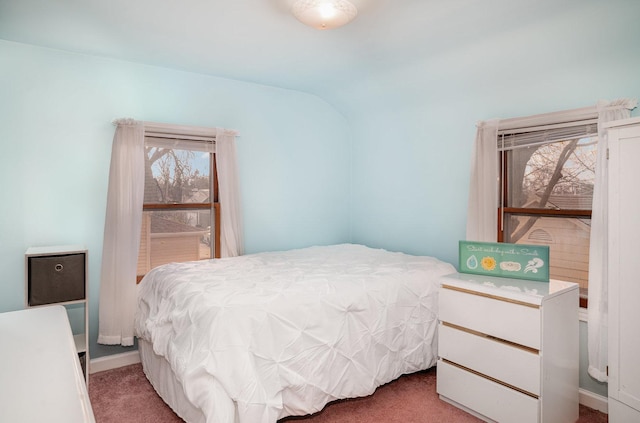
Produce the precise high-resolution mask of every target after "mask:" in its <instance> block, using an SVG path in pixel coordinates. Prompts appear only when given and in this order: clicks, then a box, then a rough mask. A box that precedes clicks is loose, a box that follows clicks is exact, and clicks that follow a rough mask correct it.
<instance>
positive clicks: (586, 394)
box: [579, 389, 609, 414]
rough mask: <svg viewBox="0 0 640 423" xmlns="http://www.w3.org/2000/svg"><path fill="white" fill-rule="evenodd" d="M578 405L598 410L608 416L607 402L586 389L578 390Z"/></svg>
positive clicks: (604, 398) (606, 399)
mask: <svg viewBox="0 0 640 423" xmlns="http://www.w3.org/2000/svg"><path fill="white" fill-rule="evenodd" d="M579 396H580V404H582V405H584V406H586V407H589V408H593V409H594V410H598V411H600V412H602V413H606V414H609V400H608V398H607V397H603V396H602V395H598V394H594V393H593V392H591V391H587V390H586V389H580V390H579Z"/></svg>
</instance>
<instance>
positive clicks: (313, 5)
mask: <svg viewBox="0 0 640 423" xmlns="http://www.w3.org/2000/svg"><path fill="white" fill-rule="evenodd" d="M292 13H293V15H294V16H295V17H296V18H297V19H298V20H299V21H300V22H302V23H304V24H306V25H309V26H311V27H314V28H317V29H332V28H337V27H339V26H342V25H345V24H348V23H349V22H351V21H352V20H353V18H355V17H356V15H357V14H358V9H356V7H355V6H354V5H353V4H352V3H351V2H349V1H347V0H297V1H296V2H295V3H294V4H293V8H292Z"/></svg>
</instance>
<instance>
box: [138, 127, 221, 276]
mask: <svg viewBox="0 0 640 423" xmlns="http://www.w3.org/2000/svg"><path fill="white" fill-rule="evenodd" d="M214 146H215V144H214V140H213V139H212V138H206V137H193V136H187V135H182V136H180V135H176V134H160V133H149V132H145V189H144V206H143V214H142V229H141V234H140V252H139V255H138V271H137V273H138V280H140V279H141V278H142V276H144V275H145V274H146V273H147V272H148V271H149V270H151V269H153V268H154V267H157V266H159V265H162V264H165V263H169V262H184V261H193V260H202V259H209V258H212V257H220V230H219V228H220V224H219V216H220V213H219V203H218V181H217V175H216V164H215V153H214V148H215V147H214Z"/></svg>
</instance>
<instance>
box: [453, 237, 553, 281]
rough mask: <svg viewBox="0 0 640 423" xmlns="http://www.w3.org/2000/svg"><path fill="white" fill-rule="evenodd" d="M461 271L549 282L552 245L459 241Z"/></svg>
mask: <svg viewBox="0 0 640 423" xmlns="http://www.w3.org/2000/svg"><path fill="white" fill-rule="evenodd" d="M459 260H460V272H461V273H473V274H476V275H490V276H499V277H503V278H517V279H529V280H536V281H541V282H549V247H548V246H546V245H525V244H507V243H504V242H472V241H460V254H459Z"/></svg>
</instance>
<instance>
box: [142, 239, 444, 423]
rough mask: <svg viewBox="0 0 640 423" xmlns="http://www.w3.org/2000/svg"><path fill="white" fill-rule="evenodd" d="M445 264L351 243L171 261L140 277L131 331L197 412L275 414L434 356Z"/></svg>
mask: <svg viewBox="0 0 640 423" xmlns="http://www.w3.org/2000/svg"><path fill="white" fill-rule="evenodd" d="M454 271H455V269H454V268H453V266H451V265H450V264H447V263H444V262H441V261H438V260H437V259H435V258H430V257H419V256H410V255H406V254H402V253H389V252H386V251H384V250H375V249H371V248H367V247H364V246H359V245H351V244H344V245H337V246H331V247H311V248H305V249H300V250H293V251H289V252H277V253H260V254H253V255H246V256H242V257H236V258H229V259H217V260H209V261H199V262H189V263H172V264H168V265H165V266H161V267H159V268H156V269H154V270H152V271H151V272H149V274H148V275H147V276H146V277H145V278H144V279H143V281H142V282H141V284H140V286H139V290H140V292H139V311H138V314H137V316H136V332H137V333H136V334H137V336H138V337H141V338H144V339H145V340H147V341H148V342H150V343H152V345H153V349H154V351H155V353H156V354H158V355H161V356H163V357H165V358H166V360H167V361H168V362H169V364H170V366H171V368H172V370H173V372H174V374H175V375H176V377H177V379H178V380H179V381H180V382H181V384H182V385H183V387H184V391H185V395H186V397H187V398H188V399H189V401H191V402H192V404H193V405H194V406H195V407H197V408H200V409H201V410H202V412H203V414H204V415H205V416H206V418H207V422H215V423H235V422H240V423H259V422H263V423H274V422H276V420H277V419H279V418H282V417H285V416H288V415H304V414H309V413H313V412H316V411H318V410H320V409H322V407H324V405H325V404H326V403H328V402H329V401H332V400H335V399H340V398H352V397H359V396H365V395H369V394H371V393H372V392H373V391H374V390H375V388H376V387H377V386H379V385H381V384H384V383H387V382H390V381H392V380H394V379H396V378H397V377H398V376H400V375H402V374H405V373H411V372H415V371H418V370H422V369H426V368H429V367H431V366H433V365H434V364H435V361H436V354H437V352H436V346H437V344H436V342H437V337H436V336H435V334H436V326H437V293H438V287H437V279H438V277H439V276H441V275H444V274H448V273H452V272H454Z"/></svg>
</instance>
